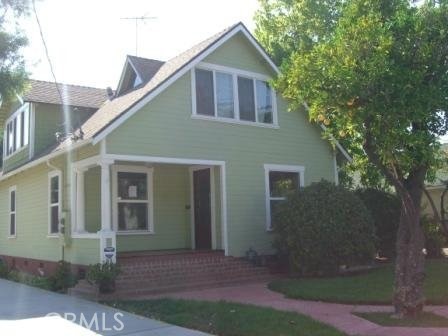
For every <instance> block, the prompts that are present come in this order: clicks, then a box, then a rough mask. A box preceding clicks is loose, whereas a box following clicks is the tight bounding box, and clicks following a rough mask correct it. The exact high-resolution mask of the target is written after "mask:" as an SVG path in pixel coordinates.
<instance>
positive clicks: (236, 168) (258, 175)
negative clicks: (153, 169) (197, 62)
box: [107, 74, 334, 256]
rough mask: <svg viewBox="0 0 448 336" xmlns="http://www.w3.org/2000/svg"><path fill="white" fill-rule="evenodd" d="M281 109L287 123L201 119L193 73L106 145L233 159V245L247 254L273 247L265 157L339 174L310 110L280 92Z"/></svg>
mask: <svg viewBox="0 0 448 336" xmlns="http://www.w3.org/2000/svg"><path fill="white" fill-rule="evenodd" d="M278 110H279V124H280V129H269V128H261V127H254V126H244V125H232V124H224V123H218V122H213V121H204V120H194V119H192V118H191V93H190V75H189V74H187V75H185V76H183V77H182V78H181V79H179V80H178V81H177V82H176V83H174V84H173V85H172V86H171V87H170V88H169V89H167V90H166V91H165V92H164V93H162V94H161V95H160V96H158V97H157V98H156V99H154V101H152V102H151V103H150V104H148V105H147V106H146V107H144V108H143V109H142V110H141V111H139V112H138V113H136V114H135V115H134V116H133V117H132V118H130V119H129V120H128V121H126V122H125V123H124V124H123V125H121V126H120V127H119V128H117V129H116V130H115V131H114V132H113V133H111V134H110V135H109V136H108V138H107V150H108V152H109V153H116V154H135V155H150V156H162V157H175V158H176V157H177V158H192V159H208V160H223V161H226V165H227V197H228V199H227V204H228V232H229V248H230V253H231V254H232V255H236V256H242V255H244V253H245V251H246V250H247V249H248V248H249V247H253V248H254V249H256V250H257V251H259V252H260V253H271V252H272V249H271V244H272V243H271V235H270V234H269V233H267V232H266V231H265V191H264V190H265V189H264V188H265V186H264V168H263V164H265V163H272V164H295V165H304V166H305V168H306V171H305V183H306V184H309V183H311V182H313V181H319V180H321V179H322V178H325V179H327V180H330V181H333V180H334V170H333V156H332V155H333V154H332V150H331V147H330V145H329V144H328V143H327V142H326V141H324V140H322V139H321V135H320V131H319V129H318V128H317V127H315V126H312V125H310V124H309V122H308V120H307V116H306V115H305V114H304V113H302V114H301V113H298V112H296V113H292V112H286V104H285V102H284V101H283V100H281V99H280V98H279V99H278ZM155 237H157V234H156V236H155Z"/></svg>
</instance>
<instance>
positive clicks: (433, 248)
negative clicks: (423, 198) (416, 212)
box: [420, 215, 447, 258]
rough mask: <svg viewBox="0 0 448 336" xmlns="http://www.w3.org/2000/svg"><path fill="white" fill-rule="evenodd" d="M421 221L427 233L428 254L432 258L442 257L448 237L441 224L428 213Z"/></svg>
mask: <svg viewBox="0 0 448 336" xmlns="http://www.w3.org/2000/svg"><path fill="white" fill-rule="evenodd" d="M420 222H421V224H422V227H423V232H424V233H425V239H426V241H425V248H426V253H427V256H428V257H430V258H440V257H442V256H443V254H442V248H443V247H445V246H446V244H447V238H446V236H445V235H444V233H443V231H442V228H441V227H440V224H438V223H437V222H436V221H435V220H433V219H432V218H431V217H430V216H428V215H424V216H423V217H422V218H421V220H420Z"/></svg>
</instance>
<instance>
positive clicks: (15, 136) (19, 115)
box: [3, 103, 30, 157]
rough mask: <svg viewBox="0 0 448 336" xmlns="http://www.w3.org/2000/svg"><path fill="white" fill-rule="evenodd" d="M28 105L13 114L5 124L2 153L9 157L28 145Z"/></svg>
mask: <svg viewBox="0 0 448 336" xmlns="http://www.w3.org/2000/svg"><path fill="white" fill-rule="evenodd" d="M29 125H30V105H29V104H28V103H26V104H24V105H23V106H22V107H20V108H19V109H18V110H17V111H16V112H14V113H13V114H12V115H11V116H10V117H9V118H8V119H7V120H6V124H5V138H4V141H3V143H4V151H3V152H4V153H5V157H8V156H11V155H13V154H14V153H16V152H17V151H19V150H21V149H23V148H24V147H26V146H27V145H28V143H29V128H30V126H29Z"/></svg>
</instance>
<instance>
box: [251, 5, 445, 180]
mask: <svg viewBox="0 0 448 336" xmlns="http://www.w3.org/2000/svg"><path fill="white" fill-rule="evenodd" d="M444 3H445V2H443V3H441V5H437V4H435V3H434V1H426V2H425V3H423V4H422V5H421V6H420V7H415V6H412V5H411V4H410V3H409V2H408V1H406V0H392V1H391V0H373V1H364V0H347V1H319V2H314V1H302V0H296V1H280V0H272V1H268V0H264V1H262V9H261V11H260V12H259V13H258V14H257V17H256V18H257V31H256V34H257V36H258V37H260V40H261V42H262V43H263V44H264V45H265V46H266V47H267V48H268V51H269V52H271V53H273V54H274V56H275V57H277V58H279V57H282V58H281V59H280V61H281V62H282V73H281V75H280V77H279V79H278V81H277V88H278V89H279V90H280V91H281V92H282V93H283V95H284V96H285V97H286V98H287V99H288V100H289V101H290V103H291V107H292V108H293V109H297V108H298V107H299V106H300V105H301V104H303V103H304V102H306V103H307V104H308V105H309V107H310V109H309V114H310V119H311V120H313V121H315V122H321V123H324V124H325V126H326V127H327V129H328V132H330V133H331V134H332V136H333V137H334V138H336V139H338V140H340V141H343V142H344V143H345V144H346V145H347V146H348V149H349V151H350V153H351V154H352V155H353V156H354V157H355V161H357V162H361V161H362V160H363V157H365V156H366V152H365V151H364V150H361V151H360V149H361V148H363V147H365V145H366V139H369V147H370V149H371V151H370V152H371V153H373V154H374V155H373V156H375V158H376V160H373V157H372V155H370V156H369V158H368V160H369V162H370V163H371V164H373V165H374V166H375V167H376V168H377V169H380V170H381V172H382V174H383V175H385V176H388V178H389V179H390V178H392V177H393V178H395V179H402V180H404V179H406V178H407V177H408V176H409V174H411V173H412V172H413V171H414V170H415V169H417V167H420V166H424V167H426V168H427V169H431V168H433V167H436V166H437V165H438V163H437V160H436V157H437V155H436V153H437V151H438V150H439V145H438V137H439V136H441V135H444V134H446V133H447V130H448V122H447V119H448V118H447V111H448V98H447V97H448V30H447V28H446V27H447V26H448V7H447V6H446V5H445V4H444ZM274 9H275V10H274ZM268 18H269V20H270V21H269V24H267V23H266V20H267V19H268ZM305 18H310V19H309V20H307V19H305ZM273 27H276V29H274V28H273ZM279 27H281V29H280V28H279ZM304 32H305V33H304ZM309 32H312V33H311V34H312V35H313V36H314V37H315V38H312V39H308V40H307V37H306V36H308V35H309ZM284 36H288V37H289V38H290V39H292V36H298V37H297V38H296V39H293V41H291V40H290V39H285V38H284ZM279 50H281V52H280V51H279ZM367 154H368V153H367ZM374 161H375V162H374ZM360 166H362V165H360ZM364 172H366V171H364ZM389 182H390V181H389Z"/></svg>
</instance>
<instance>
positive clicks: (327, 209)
mask: <svg viewBox="0 0 448 336" xmlns="http://www.w3.org/2000/svg"><path fill="white" fill-rule="evenodd" d="M273 213H274V223H273V224H274V231H275V232H276V239H275V243H274V244H275V246H276V247H277V249H278V250H279V251H280V252H281V253H286V254H287V255H288V256H289V260H290V265H291V267H292V270H294V271H298V272H300V273H301V274H303V275H331V274H336V273H337V272H338V271H339V270H340V268H341V267H342V266H353V265H359V264H361V263H365V262H367V261H369V262H370V261H371V260H372V259H373V257H374V254H375V240H376V236H375V231H374V226H373V221H372V218H371V216H370V213H369V211H368V210H367V208H366V207H365V206H364V204H363V202H362V201H361V200H360V199H359V198H358V197H357V196H356V195H355V194H354V193H353V192H351V191H348V190H347V189H345V188H343V187H341V186H335V185H334V184H333V183H330V182H327V181H321V182H319V183H313V184H311V185H310V186H308V187H305V188H303V189H301V190H300V191H299V192H297V193H295V194H292V195H290V196H289V197H288V199H287V200H286V201H285V202H279V203H278V204H277V206H276V207H275V208H274V211H273Z"/></svg>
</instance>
